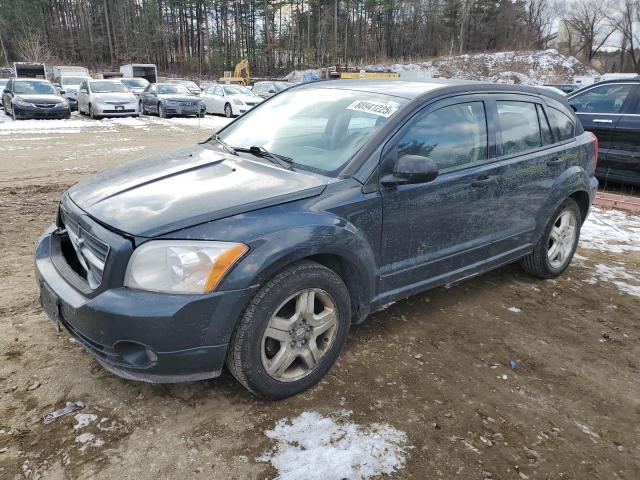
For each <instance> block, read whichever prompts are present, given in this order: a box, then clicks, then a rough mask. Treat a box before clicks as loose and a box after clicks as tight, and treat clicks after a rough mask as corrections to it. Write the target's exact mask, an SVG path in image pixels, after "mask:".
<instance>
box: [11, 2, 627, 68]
mask: <svg viewBox="0 0 640 480" xmlns="http://www.w3.org/2000/svg"><path fill="white" fill-rule="evenodd" d="M606 1H607V0H604V1H598V2H594V1H592V0H576V2H574V3H571V4H569V3H567V2H560V3H558V2H557V0H403V1H392V0H251V1H250V0H0V64H1V63H3V60H4V62H6V63H9V62H11V61H19V60H22V61H47V62H49V63H51V62H52V61H55V62H59V63H63V64H78V65H84V66H88V67H90V68H93V69H113V68H116V67H117V66H118V65H121V64H125V63H131V62H141V63H155V64H157V65H158V67H159V68H160V70H162V71H164V72H166V73H170V74H171V73H180V74H190V75H198V76H201V77H205V76H208V77H212V76H217V75H220V74H221V73H222V71H224V70H229V69H232V68H233V66H234V65H235V63H236V62H238V61H239V60H240V59H242V58H248V59H249V62H250V65H251V68H252V73H254V74H257V75H281V74H283V73H286V72H288V71H290V70H292V69H302V68H310V67H319V66H326V65H343V66H348V65H360V64H371V63H375V62H386V61H411V60H416V59H424V58H427V57H434V56H441V55H451V54H460V53H467V52H479V51H500V50H522V49H540V48H547V47H549V46H550V44H551V42H552V41H553V40H554V39H555V36H556V33H555V32H554V25H555V24H556V23H557V22H555V20H556V19H557V18H558V17H559V16H563V17H566V18H567V19H568V20H567V21H573V23H572V24H571V25H573V26H572V28H570V29H569V30H570V31H571V33H572V34H573V35H574V36H579V37H580V38H576V39H574V40H572V42H573V44H575V46H572V47H571V48H574V49H575V50H578V53H579V54H582V55H584V56H585V57H586V58H587V60H592V58H593V57H591V58H589V55H591V54H592V53H593V51H592V50H591V49H590V48H585V46H584V45H586V44H587V43H589V42H590V41H591V43H590V45H593V44H594V43H595V44H597V42H599V41H600V40H601V39H602V35H603V32H604V31H605V30H607V29H609V28H610V27H611V28H613V30H615V31H616V32H618V33H620V32H623V34H622V37H620V35H618V37H620V38H623V39H626V40H625V44H624V45H622V47H623V48H624V52H625V53H624V54H625V55H633V56H634V58H635V56H636V55H637V52H636V50H637V48H638V45H637V43H638V41H637V38H636V37H637V32H635V31H634V28H635V25H636V23H637V21H640V0H620V2H622V3H624V4H625V5H626V7H628V10H629V11H628V12H627V13H628V15H627V13H624V12H623V9H622V8H621V7H620V8H617V9H614V10H615V11H616V12H618V13H617V14H616V15H617V16H616V18H615V22H617V23H615V22H614V19H613V17H612V16H611V11H610V10H606V9H605V11H604V12H600V13H598V14H597V15H596V17H597V18H595V21H594V17H593V15H592V13H593V12H592V9H593V6H598V7H599V8H602V7H603V6H604V5H605V4H606ZM620 2H618V1H616V4H618V5H619V3H620ZM574 4H575V5H580V6H584V9H586V11H587V12H588V13H589V15H591V16H589V15H587V16H586V18H582V17H579V16H577V15H576V14H575V12H576V11H577V10H576V9H575V8H573V6H574ZM590 5H591V6H590ZM601 13H604V17H603V18H600V17H601ZM625 15H627V16H628V19H626V20H625V18H626V17H625ZM574 17H575V18H574ZM609 17H611V18H609ZM625 29H626V30H625ZM629 29H631V31H630V32H629V31H627V30H629ZM605 34H606V32H605ZM612 36H613V34H611V35H609V37H612ZM587 50H588V51H587ZM596 53H597V52H596ZM634 61H635V60H634ZM634 65H635V67H637V62H636V63H635V64H634Z"/></svg>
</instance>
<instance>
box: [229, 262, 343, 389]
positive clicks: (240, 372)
mask: <svg viewBox="0 0 640 480" xmlns="http://www.w3.org/2000/svg"><path fill="white" fill-rule="evenodd" d="M350 320H351V302H350V298H349V292H348V291H347V287H346V286H345V284H344V282H343V281H342V279H341V278H340V277H339V276H338V275H337V274H336V273H335V272H334V271H332V270H330V269H328V268H326V267H324V266H322V265H320V264H318V263H316V262H311V261H302V262H299V263H296V264H294V265H292V266H291V267H288V268H286V269H285V270H283V271H281V272H280V273H278V274H277V275H275V276H274V277H273V278H272V279H271V280H269V281H268V282H267V283H266V284H265V285H264V286H263V287H262V288H261V289H260V290H259V291H258V293H256V295H255V297H254V298H253V299H252V300H251V302H250V304H249V306H248V307H247V309H246V311H245V313H244V315H243V317H242V318H241V320H240V321H239V323H238V326H237V327H236V330H235V332H234V333H233V336H232V338H231V342H230V345H229V351H228V352H227V367H228V368H229V370H230V371H231V373H232V374H233V376H234V377H235V378H236V379H237V380H238V381H239V382H240V383H241V384H242V385H243V386H244V387H245V388H247V389H248V390H249V391H251V392H252V393H253V394H255V395H258V396H260V397H263V398H267V399H272V400H276V399H282V398H286V397H290V396H292V395H296V394H298V393H300V392H302V391H304V390H306V389H308V388H310V387H312V386H313V385H315V384H316V383H317V382H319V381H320V379H321V378H322V377H323V376H324V375H325V374H326V373H327V372H328V371H329V369H330V368H331V366H332V365H333V364H334V363H335V361H336V359H337V358H338V355H339V354H340V352H341V350H342V347H343V346H344V343H345V341H346V338H347V333H348V331H349V326H350Z"/></svg>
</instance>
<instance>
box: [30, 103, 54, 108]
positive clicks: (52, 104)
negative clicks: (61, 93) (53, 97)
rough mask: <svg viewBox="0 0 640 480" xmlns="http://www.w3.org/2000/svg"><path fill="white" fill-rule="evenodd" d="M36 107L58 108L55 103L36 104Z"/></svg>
mask: <svg viewBox="0 0 640 480" xmlns="http://www.w3.org/2000/svg"><path fill="white" fill-rule="evenodd" d="M34 105H35V106H36V107H38V108H53V107H55V106H56V104H55V103H34Z"/></svg>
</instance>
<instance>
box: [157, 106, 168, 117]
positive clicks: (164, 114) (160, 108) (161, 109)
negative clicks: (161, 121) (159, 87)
mask: <svg viewBox="0 0 640 480" xmlns="http://www.w3.org/2000/svg"><path fill="white" fill-rule="evenodd" d="M158 115H159V116H160V118H169V117H168V116H167V112H165V110H164V105H162V104H161V103H159V104H158Z"/></svg>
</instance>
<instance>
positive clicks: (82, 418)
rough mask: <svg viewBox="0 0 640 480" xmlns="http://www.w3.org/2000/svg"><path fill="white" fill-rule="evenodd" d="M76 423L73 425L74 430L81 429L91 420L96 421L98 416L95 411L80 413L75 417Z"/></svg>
mask: <svg viewBox="0 0 640 480" xmlns="http://www.w3.org/2000/svg"><path fill="white" fill-rule="evenodd" d="M73 418H75V420H76V422H78V423H76V424H75V425H74V426H73V429H74V430H80V429H81V428H84V427H87V426H89V424H90V423H91V422H95V421H96V420H97V419H98V416H97V415H95V414H93V413H78V414H77V415H76V416H75V417H73Z"/></svg>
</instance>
